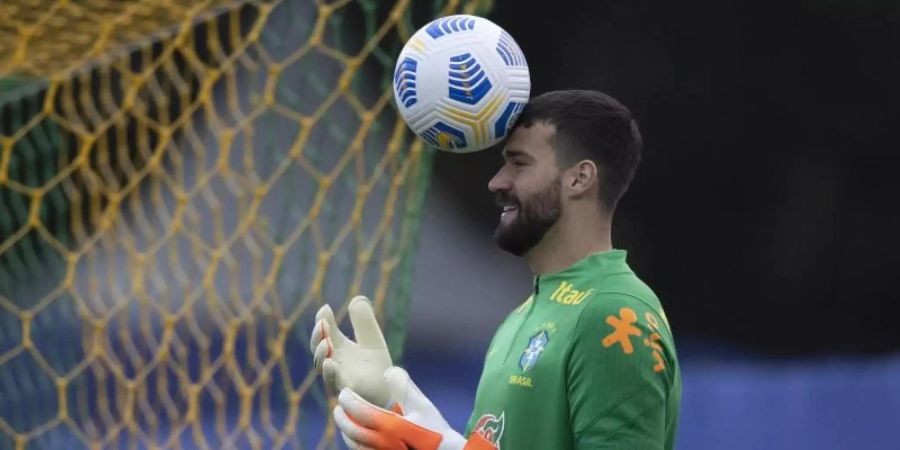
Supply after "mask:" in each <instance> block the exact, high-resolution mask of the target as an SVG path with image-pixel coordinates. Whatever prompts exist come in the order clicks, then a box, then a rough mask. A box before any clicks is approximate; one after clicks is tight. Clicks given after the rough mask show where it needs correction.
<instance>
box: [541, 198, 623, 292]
mask: <svg viewBox="0 0 900 450" xmlns="http://www.w3.org/2000/svg"><path fill="white" fill-rule="evenodd" d="M570 212H571V213H570V214H563V215H562V216H561V217H560V218H559V220H558V221H557V222H556V223H555V224H553V226H552V227H551V228H550V229H549V230H547V233H546V234H545V235H544V237H543V239H541V241H540V242H538V244H537V245H535V246H534V247H533V248H532V249H531V250H529V251H528V253H526V254H525V261H527V262H528V266H529V267H530V268H531V272H532V273H533V274H534V275H536V276H542V275H546V274H549V273H554V272H559V271H561V270H563V269H565V268H567V267H569V266H571V265H572V264H575V263H576V262H578V261H580V260H582V259H584V258H585V257H587V256H588V255H591V254H594V253H598V252H604V251H608V250H611V249H612V225H611V220H610V218H609V217H608V216H607V215H605V214H603V213H601V212H600V211H599V208H571V211H570Z"/></svg>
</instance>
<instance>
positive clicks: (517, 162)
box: [512, 159, 527, 167]
mask: <svg viewBox="0 0 900 450" xmlns="http://www.w3.org/2000/svg"><path fill="white" fill-rule="evenodd" d="M512 165H514V166H516V167H522V166H526V165H527V164H525V161H522V160H519V159H514V160H512Z"/></svg>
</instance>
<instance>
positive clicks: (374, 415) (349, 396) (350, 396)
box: [338, 388, 394, 431]
mask: <svg viewBox="0 0 900 450" xmlns="http://www.w3.org/2000/svg"><path fill="white" fill-rule="evenodd" d="M338 404H340V406H341V408H342V409H343V410H344V411H345V412H346V413H347V414H348V415H349V416H351V417H353V419H354V420H355V421H356V423H358V424H359V425H360V426H363V427H366V428H370V429H373V430H376V431H379V430H381V429H382V428H383V425H384V422H385V420H384V415H385V414H394V413H392V412H389V411H386V410H384V409H381V408H379V407H377V406H375V405H373V404H371V403H369V402H368V401H366V399H364V398H362V397H360V396H359V394H357V393H356V392H353V391H352V390H350V389H347V388H344V389H341V393H340V394H339V395H338Z"/></svg>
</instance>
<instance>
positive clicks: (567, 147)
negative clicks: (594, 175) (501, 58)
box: [516, 90, 643, 212]
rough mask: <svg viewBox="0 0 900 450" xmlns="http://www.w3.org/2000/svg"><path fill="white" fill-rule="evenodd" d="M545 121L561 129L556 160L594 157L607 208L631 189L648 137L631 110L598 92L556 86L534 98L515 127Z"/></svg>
mask: <svg viewBox="0 0 900 450" xmlns="http://www.w3.org/2000/svg"><path fill="white" fill-rule="evenodd" d="M535 122H543V123H546V124H548V125H553V126H554V127H555V128H556V134H555V136H554V144H555V145H554V146H555V147H556V151H557V155H556V156H557V163H558V165H559V166H560V167H567V166H571V165H572V164H575V163H576V162H578V161H582V160H585V159H589V160H591V161H593V162H594V163H595V164H597V167H598V169H599V171H600V174H599V175H600V201H601V202H602V204H603V207H604V208H605V209H606V210H607V212H612V211H614V210H615V208H616V204H618V202H619V199H621V198H622V195H624V194H625V191H627V190H628V186H629V185H630V184H631V180H632V179H633V178H634V173H635V171H636V170H637V166H638V163H639V162H640V160H641V150H642V147H643V140H642V139H641V133H640V130H638V126H637V122H635V120H634V118H633V117H632V116H631V111H629V110H628V108H626V107H625V106H623V105H622V104H621V103H619V102H618V101H617V100H616V99H614V98H612V97H610V96H609V95H606V94H604V93H602V92H597V91H581V90H570V91H551V92H547V93H544V94H541V95H539V96H537V97H534V98H532V99H531V100H530V101H529V102H528V105H527V106H526V107H525V110H524V111H522V115H521V116H520V118H519V120H518V121H517V122H516V126H517V127H518V126H524V127H525V128H530V127H531V126H532V124H534V123H535Z"/></svg>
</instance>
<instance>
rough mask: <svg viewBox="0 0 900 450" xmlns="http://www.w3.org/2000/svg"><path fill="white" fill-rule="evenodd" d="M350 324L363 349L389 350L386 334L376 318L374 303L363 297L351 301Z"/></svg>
mask: <svg viewBox="0 0 900 450" xmlns="http://www.w3.org/2000/svg"><path fill="white" fill-rule="evenodd" d="M349 313H350V323H351V324H352V325H353V334H354V336H355V337H356V342H357V343H358V344H359V345H360V346H362V347H363V348H379V349H380V348H387V343H386V342H385V340H384V334H382V332H381V327H380V326H379V325H378V320H377V319H376V318H375V310H374V309H372V303H371V302H369V299H367V298H366V297H364V296H362V295H357V296H356V297H353V300H350V306H349Z"/></svg>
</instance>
